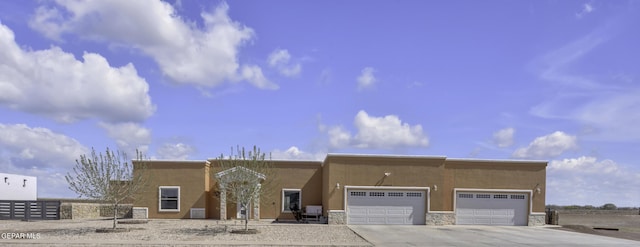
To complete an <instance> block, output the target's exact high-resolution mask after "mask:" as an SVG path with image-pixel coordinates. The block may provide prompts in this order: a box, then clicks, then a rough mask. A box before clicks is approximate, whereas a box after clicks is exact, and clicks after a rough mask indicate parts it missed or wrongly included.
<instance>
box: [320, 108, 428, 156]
mask: <svg viewBox="0 0 640 247" xmlns="http://www.w3.org/2000/svg"><path fill="white" fill-rule="evenodd" d="M354 126H355V127H356V129H357V130H358V131H357V133H356V134H355V136H352V135H351V133H349V132H348V131H346V130H344V129H343V128H342V127H332V128H329V130H328V132H327V133H328V134H329V144H330V146H331V147H333V148H341V147H346V146H354V147H356V148H399V147H416V146H423V147H424V146H428V145H429V139H428V138H427V136H426V135H425V134H424V132H423V130H422V126H421V125H419V124H417V125H413V126H411V125H409V124H408V123H403V122H402V121H401V120H400V118H399V117H398V116H395V115H387V116H384V117H374V116H369V114H367V113H366V112H365V111H359V112H358V114H356V116H355V119H354Z"/></svg>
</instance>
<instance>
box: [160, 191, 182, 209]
mask: <svg viewBox="0 0 640 247" xmlns="http://www.w3.org/2000/svg"><path fill="white" fill-rule="evenodd" d="M158 193H159V194H160V195H159V197H158V198H159V199H160V201H159V202H158V204H159V207H158V208H159V210H160V211H162V212H179V211H180V186H160V187H159V189H158Z"/></svg>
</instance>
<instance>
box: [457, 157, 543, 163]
mask: <svg viewBox="0 0 640 247" xmlns="http://www.w3.org/2000/svg"><path fill="white" fill-rule="evenodd" d="M447 161H454V162H455V161H474V162H483V163H523V164H525V163H526V164H532V163H536V164H548V163H549V161H547V160H517V159H472V158H447Z"/></svg>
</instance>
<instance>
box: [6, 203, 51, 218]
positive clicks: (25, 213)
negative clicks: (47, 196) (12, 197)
mask: <svg viewBox="0 0 640 247" xmlns="http://www.w3.org/2000/svg"><path fill="white" fill-rule="evenodd" d="M19 219H21V220H59V219H60V201H0V220H19Z"/></svg>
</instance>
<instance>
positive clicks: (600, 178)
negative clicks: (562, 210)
mask: <svg viewBox="0 0 640 247" xmlns="http://www.w3.org/2000/svg"><path fill="white" fill-rule="evenodd" d="M547 177H548V178H547V203H550V204H557V205H576V204H577V205H587V204H591V205H594V206H600V205H603V204H605V203H614V204H616V205H618V206H637V203H638V201H640V193H638V191H637V188H638V187H640V171H638V170H637V169H636V170H633V169H631V168H629V167H625V166H621V165H619V164H617V163H616V162H614V161H612V160H608V159H605V160H598V159H597V158H595V157H589V156H582V157H578V158H572V159H563V160H553V161H551V162H550V163H549V166H548V168H547Z"/></svg>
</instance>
